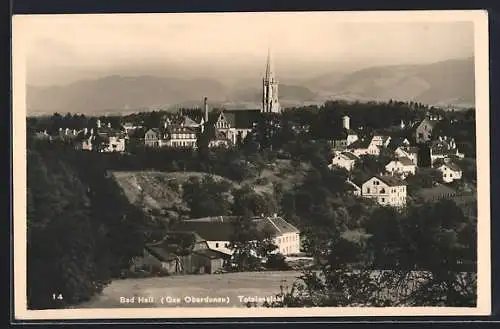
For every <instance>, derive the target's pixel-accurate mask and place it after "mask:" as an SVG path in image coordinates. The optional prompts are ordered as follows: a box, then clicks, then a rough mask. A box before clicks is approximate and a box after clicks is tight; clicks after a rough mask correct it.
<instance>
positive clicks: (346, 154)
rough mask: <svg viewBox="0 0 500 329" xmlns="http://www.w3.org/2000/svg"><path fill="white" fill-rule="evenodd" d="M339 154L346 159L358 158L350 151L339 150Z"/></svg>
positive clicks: (354, 159)
mask: <svg viewBox="0 0 500 329" xmlns="http://www.w3.org/2000/svg"><path fill="white" fill-rule="evenodd" d="M340 155H341V156H343V157H344V158H345V159H347V160H353V161H357V160H359V158H358V157H357V156H356V155H354V154H352V153H351V152H341V153H340Z"/></svg>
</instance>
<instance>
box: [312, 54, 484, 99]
mask: <svg viewBox="0 0 500 329" xmlns="http://www.w3.org/2000/svg"><path fill="white" fill-rule="evenodd" d="M328 80H329V79H328V76H322V77H321V79H319V80H318V81H319V82H318V81H316V82H314V81H312V83H316V85H319V87H320V88H321V89H322V91H323V92H322V94H323V95H328V96H331V97H332V96H333V97H336V98H346V99H361V100H372V99H375V100H388V99H391V98H392V99H397V100H414V101H419V102H422V103H426V104H442V105H448V104H452V105H457V106H460V105H463V106H473V105H474V103H475V90H474V89H475V76H474V59H473V58H467V59H456V60H455V59H454V60H447V61H442V62H438V63H433V64H426V65H397V66H383V67H372V68H366V69H362V70H359V71H356V72H354V73H351V74H346V75H344V76H343V77H339V76H338V75H337V74H334V75H333V74H332V76H331V77H330V83H328Z"/></svg>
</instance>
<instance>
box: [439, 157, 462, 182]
mask: <svg viewBox="0 0 500 329" xmlns="http://www.w3.org/2000/svg"><path fill="white" fill-rule="evenodd" d="M436 169H437V170H439V171H440V172H441V174H442V175H443V176H442V179H443V182H445V183H451V182H453V181H455V180H459V179H462V169H461V168H460V167H459V166H458V165H456V164H455V163H453V162H451V161H447V160H445V162H444V163H442V164H439V165H436Z"/></svg>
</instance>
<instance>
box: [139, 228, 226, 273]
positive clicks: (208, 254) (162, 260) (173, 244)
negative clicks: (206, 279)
mask: <svg viewBox="0 0 500 329" xmlns="http://www.w3.org/2000/svg"><path fill="white" fill-rule="evenodd" d="M181 240H184V241H182V242H181V243H180V241H181ZM227 260H228V257H227V256H226V255H224V254H222V253H220V252H217V251H215V250H211V249H209V246H208V244H207V243H206V241H204V240H203V239H202V238H201V237H200V236H199V235H197V234H196V233H195V232H169V233H167V235H166V236H165V238H164V239H163V240H161V241H159V242H156V243H149V244H146V246H145V247H144V250H143V259H142V264H143V266H145V267H147V268H149V269H150V270H159V271H162V272H166V273H168V274H212V273H215V272H217V271H219V270H221V269H222V268H223V267H224V265H225V262H226V261H227Z"/></svg>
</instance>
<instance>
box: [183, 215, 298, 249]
mask: <svg viewBox="0 0 500 329" xmlns="http://www.w3.org/2000/svg"><path fill="white" fill-rule="evenodd" d="M236 218H237V217H235V216H218V217H206V218H197V219H190V220H184V221H180V222H179V223H177V224H175V225H174V228H173V230H175V231H176V230H181V231H193V232H196V233H197V234H198V235H200V236H201V237H202V238H203V239H205V241H206V242H207V244H208V247H209V249H211V250H216V251H219V252H222V253H224V254H227V255H232V253H233V250H232V249H231V246H230V241H231V239H232V236H233V235H234V220H236ZM253 221H254V222H255V224H256V226H257V230H258V232H259V234H260V235H261V238H262V239H264V238H265V235H266V234H269V236H270V237H272V238H273V241H274V243H275V244H276V246H278V249H277V251H278V252H280V253H282V254H283V255H290V254H296V253H299V252H300V232H299V230H298V229H297V228H296V227H295V226H293V225H292V224H290V223H288V222H286V221H285V220H284V219H283V218H281V217H279V216H273V217H265V216H260V217H254V218H253Z"/></svg>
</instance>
